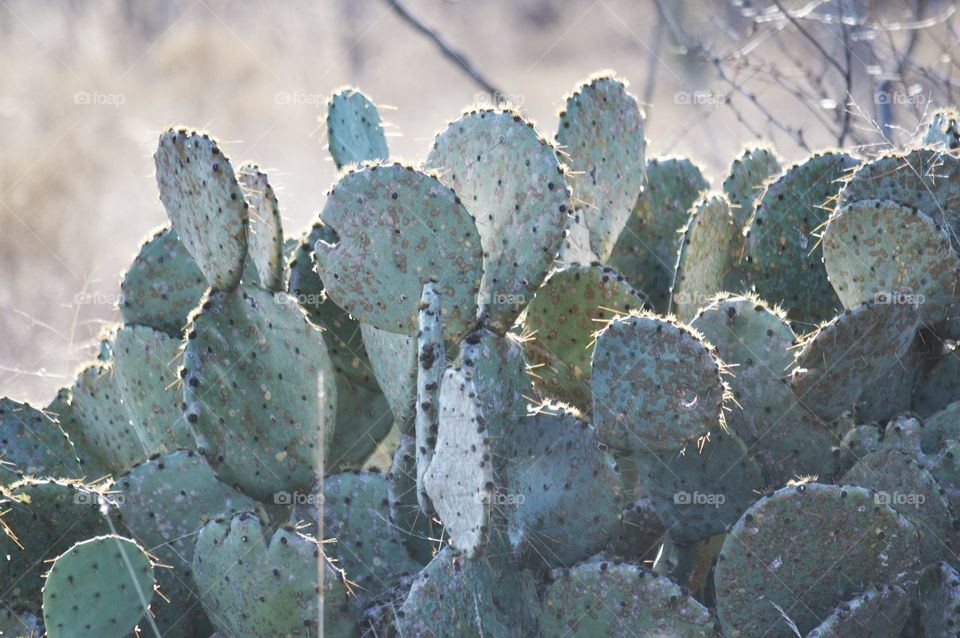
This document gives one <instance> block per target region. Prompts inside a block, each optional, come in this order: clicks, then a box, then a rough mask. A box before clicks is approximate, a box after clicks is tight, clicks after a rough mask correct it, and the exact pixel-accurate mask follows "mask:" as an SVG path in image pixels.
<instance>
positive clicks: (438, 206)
mask: <svg viewBox="0 0 960 638" xmlns="http://www.w3.org/2000/svg"><path fill="white" fill-rule="evenodd" d="M320 217H321V219H322V220H323V223H324V224H326V225H327V226H329V227H331V228H332V229H333V230H334V231H335V232H336V233H337V235H338V238H339V241H338V242H337V243H336V244H331V243H328V242H326V241H318V242H317V243H316V245H315V246H314V249H315V252H314V258H315V259H316V261H317V270H318V271H319V273H320V277H321V279H323V283H324V285H325V286H326V287H325V291H326V293H327V294H328V295H329V296H330V298H331V299H333V300H334V301H335V302H336V303H337V305H339V306H340V307H342V308H344V309H345V310H347V311H348V312H350V314H351V315H353V316H354V317H355V318H356V319H358V320H359V321H361V322H364V323H369V324H371V325H373V326H375V327H377V328H380V329H383V330H389V331H391V332H398V333H401V334H406V335H416V333H417V304H418V303H419V300H420V292H421V290H422V288H423V284H425V283H426V282H427V281H429V280H430V279H432V278H435V279H436V280H437V282H438V283H437V290H438V292H440V293H441V295H442V299H443V307H444V309H445V312H444V314H445V317H446V324H447V325H446V329H447V331H448V332H449V335H448V336H449V338H458V337H459V335H461V334H463V332H464V331H466V330H467V328H468V327H469V326H470V325H471V324H472V323H473V321H474V320H475V316H476V309H477V299H476V297H477V290H478V285H479V281H480V276H481V273H482V266H483V250H482V249H481V246H480V242H481V238H480V236H479V235H478V234H477V226H476V225H475V224H474V221H473V219H472V218H471V216H470V214H469V213H468V212H467V211H466V209H465V208H464V207H463V205H462V204H461V203H460V199H459V198H458V197H457V195H456V194H455V193H454V192H453V191H452V190H450V189H449V188H446V187H445V186H443V185H442V184H441V183H440V182H439V181H437V179H436V178H434V177H431V176H430V175H426V174H425V173H421V172H419V171H417V170H414V169H412V168H410V167H406V166H401V165H400V164H390V165H368V166H365V167H363V168H360V169H357V170H354V171H350V172H349V173H347V174H346V175H344V176H343V177H341V178H340V181H338V182H337V184H336V185H335V186H334V188H333V190H332V191H331V192H330V196H329V198H328V199H327V203H326V205H325V206H324V208H323V212H322V213H321V214H320Z"/></svg>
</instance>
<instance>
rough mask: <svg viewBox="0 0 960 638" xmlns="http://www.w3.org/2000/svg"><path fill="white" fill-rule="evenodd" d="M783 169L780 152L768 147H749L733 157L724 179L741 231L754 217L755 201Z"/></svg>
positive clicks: (728, 197) (725, 191)
mask: <svg viewBox="0 0 960 638" xmlns="http://www.w3.org/2000/svg"><path fill="white" fill-rule="evenodd" d="M782 170H783V167H782V166H781V164H780V158H779V157H777V153H776V151H774V150H773V149H772V148H767V147H765V146H755V147H752V148H746V149H744V150H743V152H742V153H740V155H738V156H737V157H736V158H735V159H734V160H733V164H731V165H730V172H729V173H727V178H726V179H724V180H723V192H724V193H726V195H727V199H729V200H730V212H731V214H732V215H733V219H734V223H735V225H736V227H737V231H738V232H740V231H743V230H745V229H746V227H747V224H748V223H749V222H750V218H751V217H752V216H753V208H754V203H755V202H756V201H757V200H758V199H759V198H760V196H761V195H762V194H763V191H764V190H766V188H767V182H768V181H769V180H771V179H772V178H774V177H776V176H778V175H780V171H782Z"/></svg>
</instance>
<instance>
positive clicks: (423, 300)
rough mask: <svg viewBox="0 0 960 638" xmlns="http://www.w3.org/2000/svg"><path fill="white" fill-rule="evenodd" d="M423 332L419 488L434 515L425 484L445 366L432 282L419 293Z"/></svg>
mask: <svg viewBox="0 0 960 638" xmlns="http://www.w3.org/2000/svg"><path fill="white" fill-rule="evenodd" d="M419 322H420V332H419V334H418V335H417V407H416V416H415V423H414V426H415V430H416V431H415V436H416V443H415V444H414V445H415V448H416V454H415V455H416V466H417V471H416V491H417V494H416V496H417V501H418V503H419V504H420V509H421V511H422V512H423V514H425V515H427V514H430V515H432V514H433V504H432V503H431V502H430V497H429V496H427V490H426V489H425V488H424V486H423V480H424V477H425V476H426V474H427V469H429V467H430V462H431V461H432V460H433V449H434V447H436V445H437V432H438V431H439V429H440V408H439V405H440V400H439V399H440V382H441V381H442V380H443V371H444V369H446V356H445V350H444V347H443V309H442V308H441V307H440V295H438V294H437V291H436V287H435V286H434V284H433V282H428V283H427V284H425V285H424V286H423V293H422V294H421V295H420V318H419Z"/></svg>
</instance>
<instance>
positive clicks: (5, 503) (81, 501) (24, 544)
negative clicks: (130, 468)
mask: <svg viewBox="0 0 960 638" xmlns="http://www.w3.org/2000/svg"><path fill="white" fill-rule="evenodd" d="M101 502H102V501H101V495H100V494H99V493H98V492H95V491H92V490H88V489H85V488H84V487H83V486H82V485H80V484H77V483H73V482H69V481H63V480H57V479H32V478H28V479H23V480H21V481H17V482H16V483H13V484H11V485H8V486H6V487H4V488H0V508H2V511H3V524H2V526H0V532H3V531H5V532H6V534H5V535H4V534H0V553H2V555H3V556H4V560H3V561H0V582H2V583H4V585H3V591H2V594H3V599H4V600H5V601H6V602H8V603H11V604H17V605H21V606H23V607H25V608H27V609H30V610H32V611H37V612H39V611H40V590H41V588H42V585H43V579H42V576H43V573H44V571H46V569H47V566H48V565H49V561H52V560H53V559H54V558H56V557H57V556H58V555H59V554H61V553H63V552H65V551H66V550H67V549H69V548H70V546H71V545H73V544H74V543H77V542H80V541H82V540H85V539H87V538H90V537H91V536H96V535H97V534H106V533H107V532H109V530H110V528H109V526H108V525H107V523H106V521H105V520H104V517H103V515H102V514H101V513H100V509H99V506H100V504H101Z"/></svg>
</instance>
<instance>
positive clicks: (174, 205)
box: [153, 129, 247, 290]
mask: <svg viewBox="0 0 960 638" xmlns="http://www.w3.org/2000/svg"><path fill="white" fill-rule="evenodd" d="M153 160H154V164H155V165H156V169H157V186H158V187H159V189H160V201H161V202H163V206H164V208H166V209H167V216H168V217H169V218H170V223H171V224H172V225H173V228H174V229H175V230H176V231H177V236H178V237H179V238H180V241H182V242H183V245H184V247H186V249H187V251H188V252H189V253H190V254H191V255H193V259H194V261H196V263H197V265H198V266H199V267H200V270H201V271H202V272H203V274H204V276H205V277H206V279H207V282H208V283H209V284H210V285H211V286H213V287H214V288H218V289H220V290H232V289H234V288H236V287H237V286H238V285H239V284H240V277H241V275H242V274H243V265H244V262H245V260H246V257H247V202H246V201H245V200H244V198H243V192H242V191H241V190H240V184H239V183H237V178H236V177H235V176H234V174H233V167H232V166H231V165H230V160H228V159H227V157H226V156H225V155H224V154H223V152H222V151H221V150H220V148H219V147H218V146H217V143H216V142H215V141H214V140H213V139H211V138H210V136H208V135H206V134H200V133H197V132H196V131H194V132H188V131H187V130H186V129H180V130H173V129H170V130H168V131H167V132H165V133H164V134H163V135H161V136H160V143H159V146H158V147H157V152H156V153H155V154H154V156H153Z"/></svg>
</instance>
